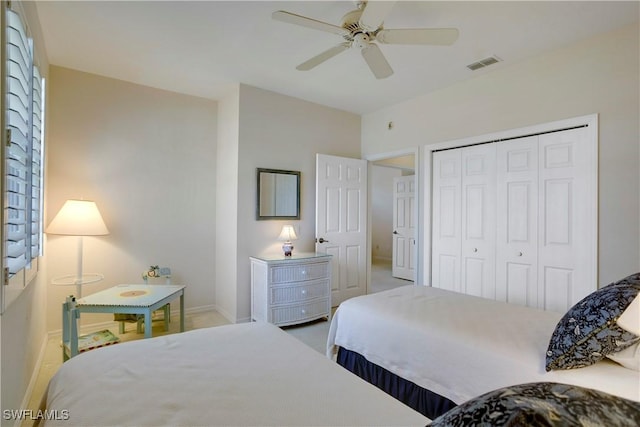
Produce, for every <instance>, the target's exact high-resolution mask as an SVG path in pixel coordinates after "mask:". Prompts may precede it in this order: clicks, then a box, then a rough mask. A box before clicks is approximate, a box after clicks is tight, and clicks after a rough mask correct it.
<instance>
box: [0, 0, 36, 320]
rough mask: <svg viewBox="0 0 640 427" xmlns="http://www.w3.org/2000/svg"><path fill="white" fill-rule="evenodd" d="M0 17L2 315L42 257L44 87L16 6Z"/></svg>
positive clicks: (9, 4)
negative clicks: (0, 73)
mask: <svg viewBox="0 0 640 427" xmlns="http://www.w3.org/2000/svg"><path fill="white" fill-rule="evenodd" d="M0 14H1V23H2V25H1V35H0V40H2V42H3V43H2V49H0V50H1V52H2V54H1V55H2V58H1V62H2V67H1V68H2V78H1V79H0V85H1V92H2V94H3V96H2V97H0V98H1V103H0V110H1V111H2V113H1V114H0V125H1V126H0V129H2V131H1V134H2V135H1V139H2V144H1V148H0V152H1V154H2V161H1V162H0V172H1V173H2V177H3V179H2V180H0V191H1V193H2V199H1V200H2V214H3V215H2V218H3V221H2V245H0V255H1V259H2V280H1V282H2V284H1V286H2V290H1V292H0V294H1V296H2V301H1V304H0V313H2V312H4V310H5V309H6V308H7V307H8V306H9V304H10V303H11V302H12V301H13V300H15V299H16V298H17V297H18V295H19V294H20V293H21V292H22V290H23V289H24V288H26V287H27V286H28V285H29V283H30V282H31V281H32V280H33V279H34V278H35V277H36V275H37V272H38V260H39V257H40V256H41V255H42V242H43V239H42V228H43V197H44V192H43V186H44V158H45V157H44V87H45V86H44V83H45V82H44V79H43V78H42V77H41V75H40V72H39V69H38V65H37V63H36V59H35V54H34V42H33V39H32V38H31V37H30V36H31V34H30V31H29V27H28V23H27V22H26V20H25V14H24V11H23V10H22V5H21V4H20V2H2V10H1V11H0ZM16 18H17V19H16ZM10 31H11V33H10ZM13 58H15V59H16V60H15V61H14V60H13ZM25 133H26V134H25ZM16 190H17V191H16Z"/></svg>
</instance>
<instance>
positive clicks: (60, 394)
mask: <svg viewBox="0 0 640 427" xmlns="http://www.w3.org/2000/svg"><path fill="white" fill-rule="evenodd" d="M46 409H48V410H57V411H62V410H68V411H69V416H70V419H69V420H68V421H57V422H49V423H47V425H50V424H51V425H56V424H57V425H64V426H67V427H68V426H107V425H108V426H130V425H137V426H142V425H145V426H160V425H171V426H196V425H206V426H214V425H227V426H231V425H233V426H249V425H251V426H258V425H259V426H311V425H313V426H333V425H349V426H356V425H366V426H373V425H385V426H391V425H410V426H424V425H425V424H426V423H427V422H428V419H427V418H425V417H423V416H422V415H420V414H419V413H417V412H415V411H413V410H412V409H410V408H408V407H406V406H404V405H402V404H401V403H399V402H398V401H396V400H395V399H393V398H392V397H390V396H388V395H386V394H385V393H383V392H381V391H380V390H378V389H377V388H375V387H374V386H372V385H370V384H367V383H366V382H364V381H363V380H361V379H359V378H358V377H356V376H355V375H353V374H351V373H350V372H348V371H347V370H345V369H344V368H342V367H340V366H338V365H337V364H336V363H334V362H332V361H330V360H328V359H327V358H326V357H324V356H323V355H322V354H320V353H318V352H316V351H314V350H313V349H311V348H310V347H308V346H306V345H305V344H303V343H301V342H300V341H298V340H297V339H295V338H293V337H291V336H290V335H288V334H287V333H285V332H283V331H281V330H280V329H279V328H277V327H275V326H273V325H270V324H267V323H248V324H239V325H229V326H219V327H214V328H208V329H200V330H195V331H190V332H185V333H182V334H174V335H167V336H163V337H157V338H151V339H146V340H140V341H134V342H128V343H122V344H118V345H115V346H110V347H106V348H101V349H98V350H94V351H91V352H88V353H83V354H81V355H79V356H77V357H74V358H73V359H71V360H69V361H68V362H66V363H64V365H63V366H62V367H61V368H60V370H59V371H58V372H57V373H56V375H55V376H54V377H53V378H52V380H51V382H50V384H49V389H48V394H47V401H46Z"/></svg>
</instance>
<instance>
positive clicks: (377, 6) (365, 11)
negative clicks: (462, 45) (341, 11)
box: [271, 1, 458, 79]
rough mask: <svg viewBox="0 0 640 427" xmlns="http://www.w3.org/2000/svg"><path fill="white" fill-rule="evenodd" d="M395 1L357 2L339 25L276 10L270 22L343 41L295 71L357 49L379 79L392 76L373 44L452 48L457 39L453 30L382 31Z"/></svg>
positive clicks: (306, 69)
mask: <svg viewBox="0 0 640 427" xmlns="http://www.w3.org/2000/svg"><path fill="white" fill-rule="evenodd" d="M395 3H396V2H395V1H371V2H366V1H359V2H357V7H358V8H357V9H356V10H352V11H351V12H348V13H347V14H346V15H344V16H343V17H342V24H341V25H340V26H337V25H333V24H329V23H326V22H322V21H317V20H315V19H312V18H307V17H305V16H301V15H296V14H294V13H291V12H286V11H284V10H279V11H276V12H273V14H272V15H271V16H272V18H273V19H275V20H278V21H282V22H288V23H290V24H295V25H301V26H303V27H308V28H313V29H315V30H320V31H325V32H329V33H333V34H337V35H339V36H342V38H343V39H344V40H345V41H344V42H342V43H340V44H338V45H336V46H333V47H332V48H330V49H328V50H326V51H324V52H322V53H320V54H319V55H316V56H314V57H313V58H311V59H309V60H308V61H305V62H303V63H302V64H300V65H298V66H297V67H296V69H298V70H300V71H308V70H311V69H312V68H314V67H316V66H318V65H320V64H322V63H323V62H324V61H327V60H328V59H331V58H333V57H334V56H336V55H338V54H339V53H342V52H344V51H345V50H347V49H349V48H357V49H360V52H361V53H362V57H363V58H364V60H365V61H366V62H367V64H368V65H369V68H370V69H371V71H372V72H373V74H374V75H375V76H376V78H378V79H384V78H386V77H389V76H390V75H392V74H393V69H392V68H391V66H390V65H389V63H388V62H387V60H386V58H385V57H384V55H383V54H382V51H381V50H380V48H379V47H378V45H377V44H376V43H374V41H377V42H378V43H382V44H417V45H441V46H446V45H451V44H453V43H454V42H455V41H456V40H457V39H458V30H457V29H456V28H407V29H385V28H383V21H384V19H385V18H386V17H387V15H388V14H389V12H391V9H392V8H393V6H394V4H395Z"/></svg>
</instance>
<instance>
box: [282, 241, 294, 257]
mask: <svg viewBox="0 0 640 427" xmlns="http://www.w3.org/2000/svg"><path fill="white" fill-rule="evenodd" d="M282 250H283V251H284V256H291V252H293V243H291V242H284V243H283V245H282Z"/></svg>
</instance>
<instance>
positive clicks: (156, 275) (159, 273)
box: [113, 265, 171, 334]
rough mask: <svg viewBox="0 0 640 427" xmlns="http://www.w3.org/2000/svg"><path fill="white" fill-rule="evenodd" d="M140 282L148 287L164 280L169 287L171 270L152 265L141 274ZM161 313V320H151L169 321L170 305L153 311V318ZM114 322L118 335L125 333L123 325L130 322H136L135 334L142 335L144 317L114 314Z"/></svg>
mask: <svg viewBox="0 0 640 427" xmlns="http://www.w3.org/2000/svg"><path fill="white" fill-rule="evenodd" d="M142 280H144V283H145V285H150V286H152V285H151V284H150V283H154V282H155V283H158V282H160V281H161V280H164V282H165V284H167V285H170V284H171V269H170V268H168V267H158V266H157V265H152V266H151V267H149V269H148V270H147V271H145V272H144V273H142ZM160 311H162V313H163V316H164V317H162V318H157V319H155V318H154V319H153V320H164V319H167V320H168V321H171V305H170V304H166V305H164V306H163V307H161V308H160V309H158V310H156V311H154V317H155V313H158V312H160ZM113 317H114V320H116V321H118V322H120V333H121V334H124V333H125V324H126V323H131V322H136V333H138V334H141V333H143V332H144V331H143V326H144V316H142V315H138V314H114V316H113Z"/></svg>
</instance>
